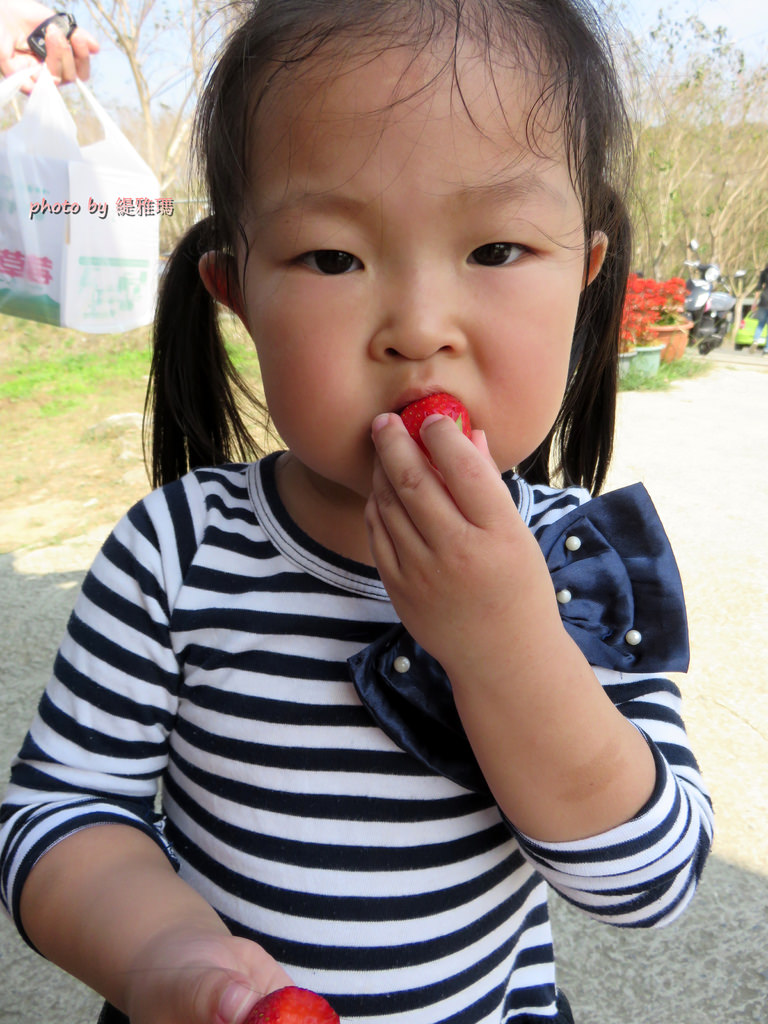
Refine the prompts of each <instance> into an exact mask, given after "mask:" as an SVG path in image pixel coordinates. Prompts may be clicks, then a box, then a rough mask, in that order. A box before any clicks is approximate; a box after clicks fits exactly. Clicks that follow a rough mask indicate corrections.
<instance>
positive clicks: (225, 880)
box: [0, 458, 711, 1024]
mask: <svg viewBox="0 0 768 1024" xmlns="http://www.w3.org/2000/svg"><path fill="white" fill-rule="evenodd" d="M511 491H512V493H513V495H515V497H516V500H517V502H518V507H519V508H520V511H521V514H522V515H523V516H524V518H525V519H526V521H527V522H528V524H529V525H530V527H531V528H532V529H534V530H537V529H539V528H542V527H543V526H545V525H547V524H548V523H549V522H551V521H554V520H555V519H557V518H559V517H560V516H562V515H563V514H565V513H566V512H568V511H570V509H571V508H573V507H575V506H576V505H578V504H580V503H581V502H582V501H584V500H587V497H588V496H587V495H586V493H585V492H583V491H579V490H576V489H569V490H566V491H559V490H556V489H551V488H544V487H531V486H529V485H527V484H525V483H524V482H523V481H520V480H516V481H514V482H513V484H512V485H511ZM393 621H394V612H393V609H392V607H391V605H390V603H389V601H388V599H387V595H386V592H385V591H384V588H383V586H382V584H381V581H380V580H379V578H378V576H377V574H376V573H375V571H373V570H372V569H368V568H366V567H365V566H361V565H358V564H357V563H352V562H348V561H346V560H344V559H342V558H339V557H337V556H334V555H332V554H331V553H329V552H327V551H325V550H324V549H322V548H320V547H319V546H318V545H316V544H315V543H314V542H313V541H311V540H310V539H309V538H308V537H306V536H305V535H303V534H302V533H301V532H300V531H299V530H298V529H297V528H296V527H295V526H294V524H292V523H291V521H290V520H289V519H288V517H287V515H286V513H285V511H284V509H283V508H282V506H281V505H280V503H279V501H278V498H277V493H276V490H275V484H274V459H273V458H268V459H266V460H264V461H263V462H261V463H259V464H257V465H255V466H248V467H245V466H228V467H223V468H221V469H216V470H206V471H197V472H195V473H193V474H190V475H189V476H187V477H185V478H184V480H182V481H180V482H178V483H176V484H173V485H171V486H169V487H167V488H164V489H162V490H160V491H157V492H155V493H154V494H152V495H150V496H149V497H148V498H147V499H146V500H145V501H144V502H142V503H140V504H139V505H138V506H136V508H134V509H133V510H132V511H131V513H129V515H128V516H127V517H126V518H125V519H124V520H123V521H122V522H121V523H120V524H119V525H118V526H117V528H116V529H115V531H114V533H113V535H112V536H111V537H110V539H109V540H108V541H107V543H106V544H105V546H104V549H103V551H102V553H101V554H100V555H99V557H98V558H97V560H96V562H95V563H94V566H93V568H92V570H91V572H90V574H89V575H88V577H87V579H86V582H85V584H84V587H83V591H82V594H81V595H80V597H79V599H78V602H77V605H76V607H75V610H74V613H73V615H72V619H71V622H70V625H69V628H68V632H67V636H66V638H65V640H64V642H63V644H62V647H61V650H60V652H59V655H58V657H57V661H56V665H55V668H54V675H53V678H52V679H51V682H50V684H49V687H48V689H47V691H46V694H45V696H44V697H43V700H42V702H41V705H40V712H39V715H38V717H37V718H36V719H35V721H34V723H33V725H32V727H31V729H30V732H29V734H28V736H27V739H26V741H25V743H24V747H23V749H22V751H21V753H20V755H19V758H18V759H17V761H16V762H15V764H14V768H13V775H12V783H11V787H10V789H9V792H8V794H7V797H6V802H5V804H4V807H3V812H2V814H3V821H4V826H3V831H2V866H1V874H0V886H1V889H0V891H1V893H2V898H3V900H4V902H5V904H6V906H7V907H8V909H9V910H10V912H11V913H12V914H14V916H15V917H16V920H17V923H18V922H19V918H18V903H19V894H20V891H21V888H22V886H23V883H24V879H25V878H26V876H27V874H28V872H29V870H30V868H31V867H32V865H33V864H34V863H35V860H36V859H37V858H38V857H39V856H40V855H41V854H42V853H43V852H44V851H45V850H46V849H48V848H49V847H50V846H51V845H52V844H53V843H55V842H56V841H58V840H59V839H61V838H62V837H63V836H65V835H67V834H69V833H70V832H72V831H73V830H75V829H77V828H81V827H87V826H89V825H91V824H94V823H98V822H100V821H126V822H130V823H131V824H134V825H135V826H136V827H139V828H142V829H144V830H146V831H147V832H148V834H150V835H152V836H153V837H154V838H155V839H156V841H157V842H158V843H161V844H162V845H163V846H165V847H166V848H167V849H168V852H169V856H173V857H174V858H176V859H177V861H178V864H179V870H180V872H181V874H182V876H183V877H184V878H186V879H187V880H188V881H190V882H191V884H193V885H194V886H195V887H196V888H197V889H198V890H199V891H200V892H201V893H202V894H203V895H204V896H205V897H206V898H207V899H208V900H209V901H210V902H211V904H212V905H213V906H215V907H216V908H217V910H218V911H219V912H220V913H221V915H222V916H223V917H224V919H225V920H226V921H227V922H228V924H229V925H230V927H231V928H232V930H233V931H234V932H236V933H238V934H241V935H245V936H249V937H252V938H254V939H255V940H257V941H258V942H260V943H262V944H263V945H264V946H265V947H266V948H267V949H268V950H269V951H270V952H271V953H272V954H273V955H274V956H276V957H277V958H278V959H279V960H280V961H281V962H283V963H284V964H285V966H286V969H287V970H288V972H289V973H290V974H291V975H292V977H293V978H294V979H295V981H296V982H297V983H298V984H301V985H305V986H307V987H310V988H313V989H315V990H317V991H320V992H322V993H324V994H325V995H326V996H328V998H329V999H330V1000H331V1002H332V1003H333V1004H334V1005H335V1007H336V1008H337V1009H338V1011H339V1012H340V1013H341V1015H342V1017H344V1018H346V1019H349V1020H355V1021H360V1022H364V1024H384V1022H385V1021H386V1022H391V1024H394V1022H396V1021H405V1020H407V1021H408V1024H438V1022H448V1021H450V1022H456V1024H459V1022H461V1024H477V1022H491V1021H493V1022H499V1021H501V1020H514V1019H515V1017H516V1016H517V1015H522V1014H523V1013H526V1012H527V1013H533V1014H534V1015H535V1014H539V1015H540V1016H541V1018H542V1020H546V1019H548V1018H551V1017H553V1016H554V1013H555V1009H554V999H555V987H554V965H553V957H552V945H551V935H550V928H549V921H548V915H547V909H546V886H545V883H544V881H543V880H544V879H546V881H548V882H549V883H550V884H552V885H553V886H555V887H556V888H557V889H558V890H559V891H560V892H561V893H562V894H563V895H564V896H565V897H566V898H567V899H569V900H570V901H572V902H573V903H575V904H576V905H578V906H580V907H583V908H584V909H585V910H586V911H587V912H588V913H590V914H592V915H594V916H597V917H601V918H603V919H605V920H606V921H608V922H610V923H612V924H617V925H622V926H630V925H631V926H647V925H653V924H659V923H664V922H665V921H667V920H671V919H672V918H673V917H674V916H676V914H678V913H679V912H680V910H681V909H682V908H683V907H684V906H685V904H686V903H687V901H688V900H689V899H690V896H691V894H692V892H693V889H694V888H695V884H696V881H697V878H698V874H699V873H700V870H701V866H702V863H703V860H704V858H705V856H706V851H707V849H708V845H709V840H710V837H711V807H710V803H709V799H708V796H707V794H706V790H705V789H704V787H703V783H702V781H701V778H700V776H699V773H698V769H697V767H696V763H695V761H694V759H693V755H692V754H691V751H690V748H689V745H688V741H687V738H686V735H685V731H684V729H683V726H682V721H681V718H680V712H679V694H678V693H677V690H676V689H675V687H674V686H673V684H671V683H670V682H669V681H668V680H665V679H655V678H651V679H649V678H646V677H637V676H631V677H630V676H626V675H625V676H622V675H620V674H619V673H615V672H606V671H604V670H598V672H599V675H600V679H601V682H602V683H603V685H604V686H605V687H606V690H607V692H608V693H609V694H610V695H611V697H612V698H613V699H614V701H615V703H616V704H617V706H619V707H620V709H621V710H622V712H623V713H624V714H625V715H627V716H628V717H629V718H630V719H631V720H632V721H633V722H634V723H635V724H636V725H637V726H638V728H640V729H642V730H643V732H644V733H645V734H646V735H647V736H648V738H649V740H650V741H651V743H652V747H653V749H654V753H655V756H656V758H657V764H658V784H657V788H656V791H655V793H654V795H653V797H652V799H651V800H650V801H649V803H648V805H647V806H646V807H645V808H644V809H643V811H642V812H641V813H640V814H639V815H638V816H637V817H636V818H635V819H634V820H633V821H631V822H629V823H627V824H626V825H623V826H621V827H620V828H618V829H614V830H612V831H611V832H609V833H608V834H606V835H602V836H598V837H596V838H594V839H589V840H583V841H581V842H574V843H562V844H542V843H536V842H534V841H532V840H530V839H527V838H526V837H524V836H520V835H518V834H516V833H515V831H514V829H513V828H512V827H511V826H509V825H508V824H507V823H505V822H504V820H503V819H502V817H501V815H500V814H499V811H498V809H497V808H496V807H495V806H494V805H493V804H492V803H490V801H489V800H488V799H486V798H484V797H482V796H479V795H477V794H474V793H470V792H469V791H467V790H464V789H462V788H460V787H459V786H457V785H455V784H454V783H452V782H450V781H449V780H447V779H445V778H442V777H440V776H437V775H434V774H432V773H431V772H430V770H429V769H427V768H426V767H424V766H423V765H422V764H420V763H419V762H417V761H415V760H414V759H413V758H411V756H410V755H408V754H407V753H405V752H404V751H402V750H400V749H399V748H398V747H397V746H396V745H395V744H394V743H393V742H392V741H391V740H390V739H388V737H386V736H385V735H384V734H383V733H382V732H381V731H380V730H379V729H378V728H377V727H376V725H375V724H374V722H373V720H372V719H371V718H370V716H369V714H368V712H367V711H366V710H365V709H364V708H363V707H362V706H361V704H360V702H359V700H358V698H357V696H356V693H355V691H354V688H353V686H352V684H351V683H350V680H349V675H348V670H347V664H346V662H347V658H349V657H350V656H351V655H353V654H355V653H356V652H357V651H359V650H360V649H361V648H362V647H363V646H365V645H366V644H368V643H371V642H372V641H373V640H375V639H376V638H377V637H378V636H379V635H380V634H381V633H382V632H383V631H384V630H386V629H387V628H388V627H389V626H390V625H391V624H392V622H393ZM158 785H160V786H161V787H162V794H163V795H162V800H163V808H162V809H163V817H164V821H163V825H162V828H161V827H159V826H158V823H157V822H156V816H155V814H154V800H155V793H156V788H157V786H158ZM19 925H20V923H19Z"/></svg>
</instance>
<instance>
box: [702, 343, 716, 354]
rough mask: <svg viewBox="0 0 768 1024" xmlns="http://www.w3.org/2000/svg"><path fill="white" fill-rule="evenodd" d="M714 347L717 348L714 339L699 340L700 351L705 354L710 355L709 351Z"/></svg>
mask: <svg viewBox="0 0 768 1024" xmlns="http://www.w3.org/2000/svg"><path fill="white" fill-rule="evenodd" d="M713 348H715V343H714V342H713V341H700V342H699V352H700V353H701V354H702V355H703V356H706V355H709V353H710V352H711V351H712V349H713Z"/></svg>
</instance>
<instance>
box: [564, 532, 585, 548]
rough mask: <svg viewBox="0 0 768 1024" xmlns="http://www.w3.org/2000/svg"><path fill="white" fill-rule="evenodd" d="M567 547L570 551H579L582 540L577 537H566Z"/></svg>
mask: <svg viewBox="0 0 768 1024" xmlns="http://www.w3.org/2000/svg"><path fill="white" fill-rule="evenodd" d="M565 546H566V547H567V548H568V550H569V551H578V550H579V548H580V547H581V540H580V539H579V538H578V537H576V536H572V537H566V538H565Z"/></svg>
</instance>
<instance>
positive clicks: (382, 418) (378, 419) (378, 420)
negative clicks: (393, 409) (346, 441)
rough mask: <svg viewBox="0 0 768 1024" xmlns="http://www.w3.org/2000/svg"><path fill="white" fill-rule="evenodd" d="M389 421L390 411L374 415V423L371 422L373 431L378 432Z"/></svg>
mask: <svg viewBox="0 0 768 1024" xmlns="http://www.w3.org/2000/svg"><path fill="white" fill-rule="evenodd" d="M388 423H389V413H388V412H382V413H379V415H378V416H375V417H374V420H373V423H372V424H371V433H372V434H378V432H379V431H380V430H381V429H382V428H383V427H386V425H387V424H388Z"/></svg>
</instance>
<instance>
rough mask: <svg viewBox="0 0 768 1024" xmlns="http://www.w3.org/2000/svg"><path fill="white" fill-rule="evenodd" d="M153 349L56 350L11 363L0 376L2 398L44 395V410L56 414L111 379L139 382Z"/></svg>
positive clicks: (24, 397) (146, 371)
mask: <svg viewBox="0 0 768 1024" xmlns="http://www.w3.org/2000/svg"><path fill="white" fill-rule="evenodd" d="M149 360H150V356H149V350H148V349H138V348H122V349H120V348H118V349H115V350H112V351H109V350H107V351H102V350H99V349H97V350H96V351H93V352H77V353H71V352H67V351H62V352H53V353H50V354H47V355H44V356H42V357H39V356H38V357H31V358H27V359H24V360H19V361H17V362H16V363H15V364H12V365H11V366H7V367H6V368H5V369H4V372H3V374H2V379H0V399H2V398H7V399H10V400H11V401H20V400H23V399H28V398H33V397H35V396H40V397H43V398H44V401H43V405H42V408H41V412H43V413H47V414H49V415H50V414H54V415H55V413H56V412H57V411H61V410H63V409H64V408H67V407H72V406H73V405H78V404H81V402H85V401H86V400H87V399H88V397H90V396H91V395H92V394H93V392H94V390H95V389H96V388H98V387H99V385H101V384H103V383H105V382H107V381H115V380H123V381H135V382H139V381H141V380H142V379H143V378H144V377H146V375H147V373H148V372H149Z"/></svg>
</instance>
